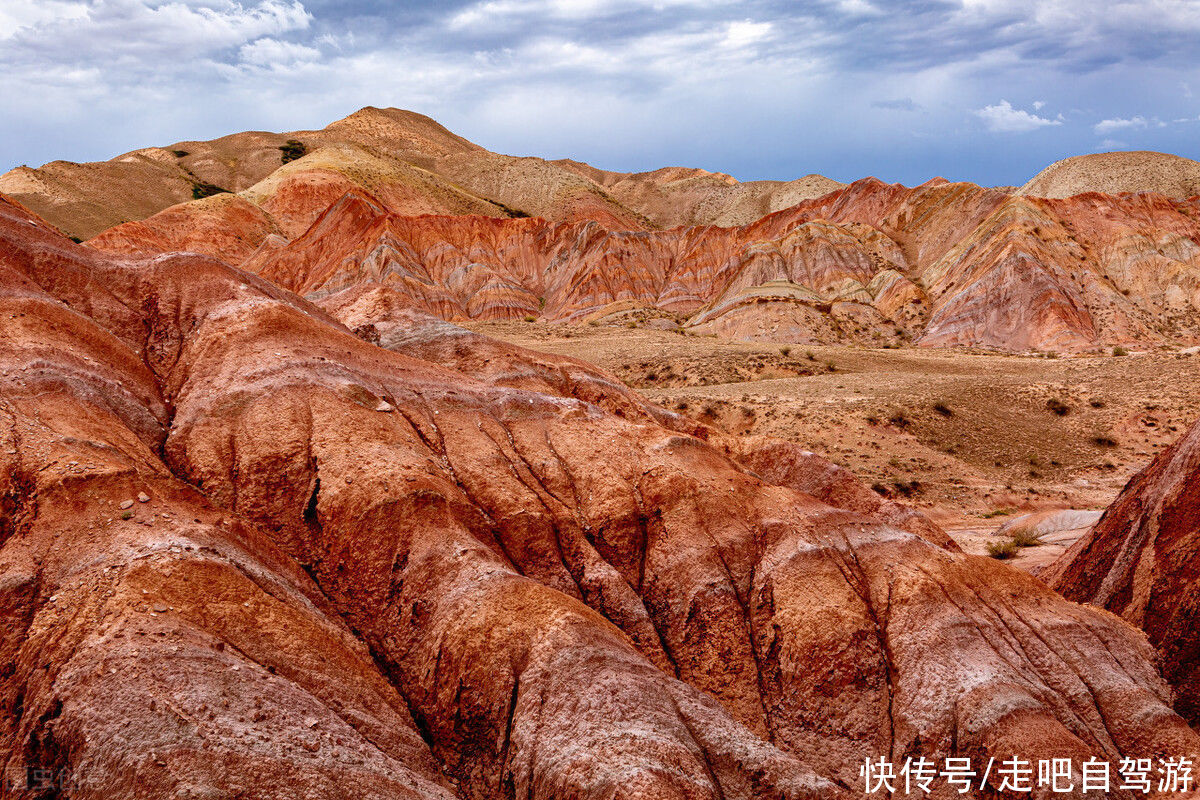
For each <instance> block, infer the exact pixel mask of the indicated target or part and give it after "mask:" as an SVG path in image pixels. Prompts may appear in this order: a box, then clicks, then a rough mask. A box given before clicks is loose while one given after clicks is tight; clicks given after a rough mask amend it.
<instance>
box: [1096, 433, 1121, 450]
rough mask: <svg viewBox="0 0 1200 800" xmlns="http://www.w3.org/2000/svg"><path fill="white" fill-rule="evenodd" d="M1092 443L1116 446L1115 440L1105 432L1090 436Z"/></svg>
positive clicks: (1100, 445) (1099, 445)
mask: <svg viewBox="0 0 1200 800" xmlns="http://www.w3.org/2000/svg"><path fill="white" fill-rule="evenodd" d="M1092 444H1094V445H1096V446H1097V447H1116V446H1117V440H1116V439H1114V438H1112V437H1111V436H1109V435H1107V434H1103V433H1102V434H1100V435H1099V436H1093V437H1092Z"/></svg>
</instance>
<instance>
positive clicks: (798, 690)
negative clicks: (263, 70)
mask: <svg viewBox="0 0 1200 800" xmlns="http://www.w3.org/2000/svg"><path fill="white" fill-rule="evenodd" d="M0 297H2V299H0V305H3V309H2V310H0V313H4V314H6V315H7V319H8V321H9V324H7V325H6V326H5V327H4V329H3V334H2V335H3V336H4V339H5V347H3V348H2V349H0V357H2V358H3V359H4V361H3V366H2V368H0V409H2V413H3V417H4V425H3V427H0V431H2V433H0V435H2V436H3V437H4V440H5V444H4V447H3V448H0V497H3V498H4V499H3V508H4V516H3V519H4V520H5V525H4V527H3V529H0V608H2V609H3V612H2V613H3V625H2V626H0V650H2V652H3V654H4V659H5V663H8V664H11V665H12V668H11V669H10V670H8V671H6V672H4V673H3V674H0V703H2V704H3V708H4V713H3V714H0V758H2V759H3V763H4V770H5V778H6V779H8V780H15V779H16V778H17V777H18V776H21V775H23V773H24V770H25V767H27V766H31V767H38V766H47V767H49V768H52V769H58V768H65V769H66V770H68V772H69V774H70V775H73V776H75V777H76V778H77V779H79V780H80V786H79V787H78V788H77V789H75V790H73V791H72V796H75V797H83V798H93V797H94V798H100V797H104V798H114V797H134V796H138V797H157V796H185V795H200V796H206V795H213V794H214V793H226V794H236V793H241V794H243V795H245V796H252V797H288V798H290V797H297V798H298V797H309V796H315V795H319V796H324V797H347V798H349V797H354V798H358V797H418V796H419V797H447V798H449V797H454V796H458V797H463V798H467V797H471V798H500V797H515V796H520V797H530V798H550V797H575V798H647V799H649V798H654V799H655V800H658V799H659V798H716V797H726V798H760V797H786V798H796V797H810V796H827V797H833V796H841V795H843V794H848V793H849V791H850V790H847V792H843V791H842V789H840V788H839V784H841V785H843V786H846V787H849V786H851V785H854V784H857V781H858V773H857V769H858V765H859V764H860V763H861V762H862V760H863V759H864V758H865V757H867V756H869V755H880V754H883V755H890V756H892V757H893V758H902V757H903V756H905V755H914V756H915V755H918V754H926V755H932V756H944V755H952V754H960V755H971V756H975V757H977V758H987V757H991V756H995V757H997V758H1001V757H1007V756H1011V755H1020V756H1021V757H1023V758H1033V759H1037V758H1043V757H1050V756H1055V757H1073V758H1075V759H1077V760H1078V759H1082V758H1084V757H1086V756H1091V755H1096V756H1100V757H1103V758H1109V759H1115V758H1118V757H1120V756H1129V757H1154V756H1158V755H1162V756H1168V755H1170V756H1179V755H1192V756H1196V755H1200V737H1197V736H1196V734H1195V733H1193V732H1192V731H1191V730H1190V729H1188V727H1187V726H1186V725H1185V724H1184V722H1183V721H1182V720H1181V719H1180V718H1179V717H1177V716H1176V715H1174V713H1173V712H1171V711H1170V709H1169V707H1168V703H1169V699H1170V697H1169V694H1168V691H1167V689H1166V686H1165V685H1164V684H1163V682H1162V681H1161V679H1160V678H1159V677H1158V675H1157V674H1156V672H1155V670H1154V667H1153V662H1152V651H1151V650H1150V648H1149V647H1148V646H1147V645H1146V643H1145V641H1144V639H1143V638H1142V637H1141V636H1140V635H1139V634H1138V633H1137V632H1136V631H1135V630H1134V629H1133V628H1132V627H1130V626H1128V625H1127V624H1125V623H1123V622H1121V621H1119V620H1117V619H1115V618H1114V617H1112V616H1110V615H1107V614H1104V613H1100V612H1096V611H1093V610H1089V609H1087V608H1085V607H1080V606H1076V605H1074V604H1071V603H1069V602H1066V601H1064V600H1062V599H1061V598H1060V597H1058V596H1057V595H1055V594H1053V593H1052V592H1050V591H1048V590H1047V589H1045V588H1044V587H1043V586H1042V585H1041V584H1040V583H1038V582H1037V581H1036V580H1034V579H1031V578H1029V577H1027V576H1024V575H1023V574H1021V573H1019V572H1016V571H1014V570H1012V569H1009V568H1007V567H1005V566H1004V565H1002V564H998V563H996V562H994V561H991V560H989V559H980V558H974V557H969V556H965V555H963V554H961V553H956V552H951V551H950V550H947V549H944V548H942V547H938V546H937V545H935V544H933V543H931V542H930V541H928V540H927V539H925V538H922V537H921V536H919V535H914V534H912V533H908V532H906V531H903V530H901V529H899V528H895V527H889V526H888V525H886V524H883V523H881V522H880V521H879V520H877V519H876V518H873V517H871V516H868V515H867V514H864V513H861V512H860V511H856V510H846V509H838V508H835V507H833V506H830V505H827V504H825V503H823V502H820V501H818V500H816V499H815V498H814V497H812V496H811V495H808V494H805V493H803V492H800V491H797V489H796V488H792V487H793V486H796V485H798V484H804V483H808V484H811V485H813V486H814V487H824V488H823V491H825V492H826V493H827V494H826V497H827V499H828V500H830V501H832V502H840V500H839V497H840V498H842V499H844V500H846V501H848V502H849V504H850V505H851V507H854V506H855V503H854V501H853V496H854V492H852V491H851V492H849V493H848V494H847V493H845V492H840V491H836V490H834V488H833V483H831V482H830V480H828V479H827V478H822V477H821V476H819V475H815V474H813V473H812V472H808V473H806V471H805V470H802V469H789V468H788V467H787V465H786V464H779V463H778V462H779V459H781V458H785V459H786V458H790V457H791V456H790V455H789V454H788V452H786V451H785V452H784V453H783V454H775V455H770V454H769V453H768V452H767V451H765V450H759V449H757V448H752V450H751V452H747V453H737V454H734V455H736V456H737V457H739V458H743V459H746V460H747V461H749V460H750V459H753V458H755V457H757V458H759V459H760V460H761V463H756V464H755V467H754V468H755V470H756V472H758V473H759V475H755V474H753V473H751V472H749V471H747V469H746V468H744V467H742V466H740V465H739V464H738V462H736V461H733V460H731V459H730V457H729V455H727V454H726V452H723V450H722V448H721V446H720V444H719V442H718V443H716V445H717V446H714V444H711V443H706V442H705V441H704V438H703V437H704V436H705V435H706V431H705V429H694V428H691V427H690V426H689V425H688V424H686V423H685V421H684V420H682V419H681V418H678V417H676V416H675V415H672V414H670V413H668V412H664V411H662V410H660V409H656V408H654V407H652V406H649V405H647V404H646V403H644V401H642V400H641V399H640V398H638V397H637V396H636V395H634V394H632V393H631V392H629V391H628V390H626V389H623V388H619V387H616V386H612V387H611V388H610V387H609V386H607V385H606V383H612V382H613V381H612V379H611V378H607V377H606V376H604V375H603V373H598V372H596V371H595V370H593V369H588V368H585V367H583V366H582V365H578V364H577V363H576V362H569V361H568V360H566V359H556V360H554V361H552V362H547V361H545V360H544V359H543V360H537V359H532V360H531V358H530V357H529V356H528V354H526V353H523V352H521V351H517V350H514V349H512V348H507V347H504V346H502V345H499V344H495V343H489V344H487V345H481V344H480V343H479V341H478V340H477V339H475V338H473V337H470V336H467V337H462V336H460V335H458V334H456V333H454V332H453V330H452V329H449V330H448V329H446V328H445V326H444V325H442V324H441V323H436V322H432V323H427V322H421V321H420V320H419V319H416V318H413V319H411V320H407V321H406V320H404V319H402V318H400V317H396V316H395V315H393V316H392V317H390V318H387V319H381V320H380V324H381V325H382V326H383V327H382V328H375V330H374V331H371V330H362V331H360V332H361V333H362V334H363V335H364V336H368V337H375V338H378V340H379V341H380V343H381V344H385V345H389V344H390V345H391V346H392V347H394V348H395V349H394V350H389V349H386V348H385V347H380V346H378V345H376V344H373V343H371V342H368V341H364V340H363V339H362V338H358V337H355V336H354V335H352V334H351V333H350V332H349V331H348V330H347V329H346V328H345V327H343V326H342V325H340V324H338V323H337V322H335V321H334V320H333V319H331V318H330V317H328V316H327V315H326V313H325V312H322V311H320V310H319V309H317V308H316V307H314V306H312V305H309V304H308V303H306V302H304V301H302V300H300V299H298V298H296V297H295V296H294V295H291V294H288V293H287V292H284V291H281V290H279V289H277V288H274V287H273V286H272V285H271V284H269V283H267V282H265V281H262V280H260V279H258V278H255V277H253V276H250V275H247V274H246V273H243V272H239V271H237V270H234V269H231V268H229V267H226V266H225V265H223V264H220V263H219V262H216V261H212V260H208V259H204V258H201V257H196V256H164V257H159V258H154V259H150V260H145V261H124V260H120V259H117V258H113V257H110V256H105V255H102V254H97V253H96V252H95V251H93V250H89V249H87V248H80V247H76V246H73V245H71V244H70V243H69V242H67V241H66V240H64V239H62V238H60V237H58V236H55V235H53V234H51V233H50V232H48V231H46V230H45V229H44V228H43V227H41V226H39V225H38V224H36V221H34V220H32V219H31V218H29V217H28V216H27V215H25V214H24V213H22V211H21V210H20V209H19V208H17V207H15V206H13V205H10V204H8V203H7V202H3V201H0ZM359 300H363V301H364V302H368V301H366V300H364V298H363V297H361V296H360V297H359ZM348 301H349V302H347V303H345V304H335V303H332V301H331V308H333V309H334V310H335V311H336V312H338V313H342V314H345V315H347V317H346V318H347V320H348V321H352V316H353V315H352V313H351V310H352V309H353V307H354V302H355V301H354V300H353V299H352V298H348ZM380 302H383V303H384V304H385V305H387V303H386V299H380ZM359 310H360V311H361V310H362V308H361V307H360V309H359ZM369 324H374V323H369ZM481 350H482V351H483V352H484V353H488V355H485V356H484V357H483V363H484V364H486V365H488V366H487V368H484V369H480V368H479V363H480V359H479V352H480V351H481ZM422 356H426V357H437V358H438V359H439V360H441V361H443V362H444V363H443V365H439V364H435V363H433V362H431V361H428V360H424V358H422ZM468 373H476V374H468ZM522 374H523V375H524V376H525V377H523V378H522V377H520V376H521V375H522ZM524 381H532V382H533V384H531V385H522V384H523V382H524ZM598 452H599V453H602V454H603V457H601V458H598V457H597V453H598ZM756 453H757V454H758V456H755V454H756ZM816 472H819V470H816ZM773 481H778V483H775V482H773ZM138 492H144V493H145V495H146V497H147V501H146V502H145V503H138V502H134V503H133V504H132V507H131V508H129V509H128V510H125V509H122V508H121V507H120V505H121V504H122V501H123V500H124V499H125V498H130V499H132V498H133V497H135V496H136V495H137V493H138ZM864 510H868V509H864ZM853 791H854V792H857V789H854V790H853ZM1114 796H1119V795H1114Z"/></svg>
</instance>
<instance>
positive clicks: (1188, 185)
mask: <svg viewBox="0 0 1200 800" xmlns="http://www.w3.org/2000/svg"><path fill="white" fill-rule="evenodd" d="M1084 192H1100V193H1102V194H1120V193H1122V192H1156V193H1158V194H1161V195H1166V196H1167V197H1171V198H1175V199H1177V200H1186V199H1187V198H1189V197H1194V196H1196V195H1198V194H1200V162H1196V161H1192V160H1191V159H1190V158H1183V157H1182V156H1174V155H1170V154H1169V153H1155V152H1152V151H1149V150H1131V151H1128V152H1116V153H1095V154H1092V155H1086V156H1074V157H1072V158H1064V159H1063V160H1062V161H1056V162H1054V163H1053V164H1051V165H1050V166H1048V167H1046V168H1045V169H1044V170H1042V171H1041V172H1039V173H1038V174H1037V175H1035V176H1033V179H1032V180H1030V181H1029V183H1027V184H1025V185H1024V186H1022V187H1021V189H1020V190H1019V193H1020V194H1023V195H1032V196H1034V197H1052V198H1064V197H1072V196H1074V195H1077V194H1083V193H1084Z"/></svg>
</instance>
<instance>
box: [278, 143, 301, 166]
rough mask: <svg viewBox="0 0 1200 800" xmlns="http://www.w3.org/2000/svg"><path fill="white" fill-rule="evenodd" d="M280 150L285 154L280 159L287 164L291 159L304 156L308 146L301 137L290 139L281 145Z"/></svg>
mask: <svg viewBox="0 0 1200 800" xmlns="http://www.w3.org/2000/svg"><path fill="white" fill-rule="evenodd" d="M279 152H280V153H282V154H283V155H282V156H280V158H279V160H280V161H281V162H283V163H284V164H286V163H288V162H289V161H295V160H296V159H297V158H303V157H304V156H305V155H306V154H307V153H308V148H307V147H306V146H305V145H304V142H302V141H300V140H299V139H288V140H287V141H286V142H284V143H283V144H281V145H279Z"/></svg>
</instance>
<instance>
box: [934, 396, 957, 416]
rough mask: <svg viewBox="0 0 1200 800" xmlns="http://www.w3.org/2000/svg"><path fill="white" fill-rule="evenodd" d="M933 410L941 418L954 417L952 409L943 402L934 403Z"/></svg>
mask: <svg viewBox="0 0 1200 800" xmlns="http://www.w3.org/2000/svg"><path fill="white" fill-rule="evenodd" d="M933 410H934V411H936V412H937V413H939V414H941V415H942V416H943V417H953V416H954V409H952V408H951V407H950V406H949V405H948V404H947V403H946V402H945V401H944V400H939V401H937V402H936V403H934V404H933Z"/></svg>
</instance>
